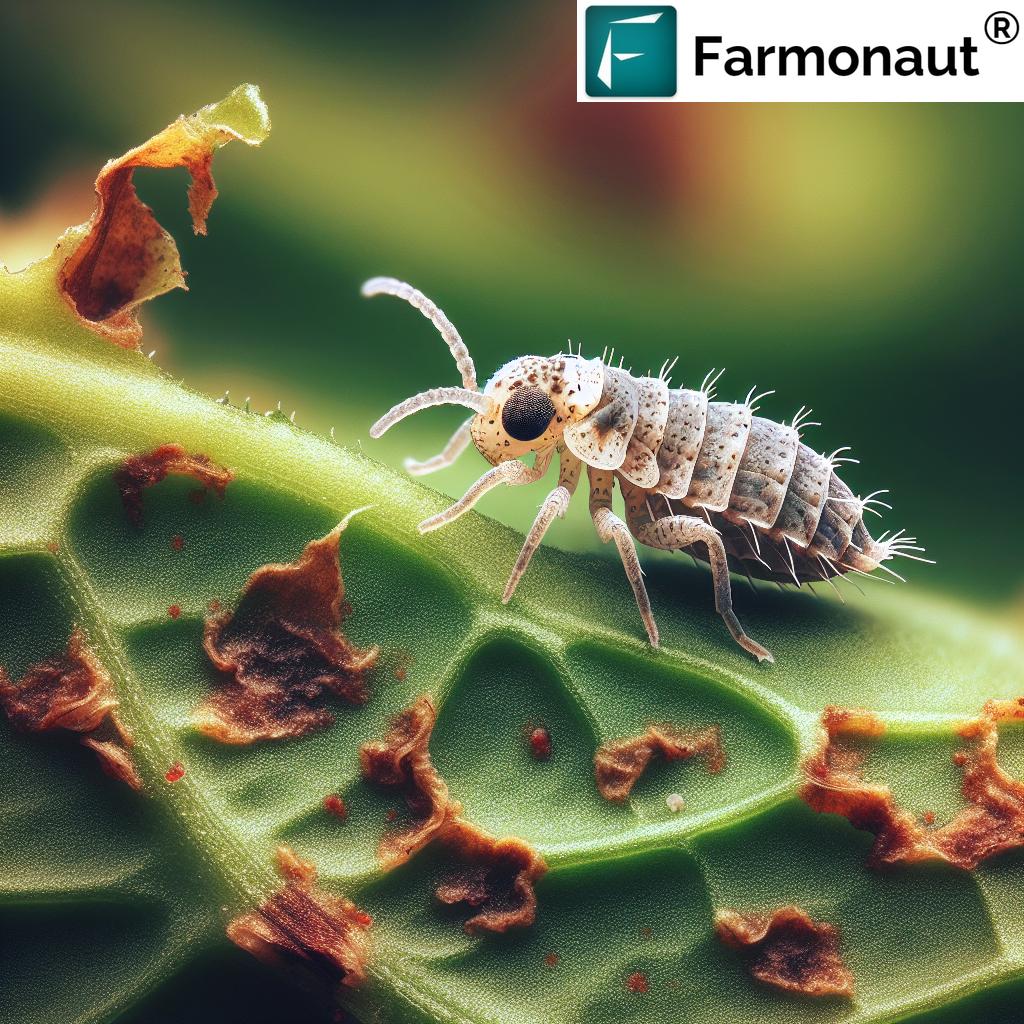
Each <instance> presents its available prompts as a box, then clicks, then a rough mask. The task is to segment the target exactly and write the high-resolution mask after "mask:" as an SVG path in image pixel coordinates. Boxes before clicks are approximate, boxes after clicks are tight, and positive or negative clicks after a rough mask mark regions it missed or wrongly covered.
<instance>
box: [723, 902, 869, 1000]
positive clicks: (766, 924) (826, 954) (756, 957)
mask: <svg viewBox="0 0 1024 1024" xmlns="http://www.w3.org/2000/svg"><path fill="white" fill-rule="evenodd" d="M715 931H716V932H717V934H718V937H719V939H721V940H722V942H723V943H725V945H727V946H729V947H730V948H732V949H736V950H739V951H740V953H741V954H742V955H743V956H744V958H745V959H746V961H747V964H748V966H749V969H750V973H751V974H752V975H753V976H754V977H755V978H757V980H758V981H763V982H765V983H766V984H768V985H772V986H774V987H775V988H780V989H784V990H785V991H787V992H800V993H802V994H803V995H808V996H852V995H853V975H852V974H851V973H850V971H849V969H848V968H847V966H846V964H845V963H844V962H843V957H842V954H841V953H840V951H839V934H838V932H837V931H836V929H835V927H834V926H833V925H830V924H827V923H826V922H824V921H814V920H812V919H811V917H810V916H809V915H808V914H807V912H806V911H804V910H801V909H800V908H799V907H793V906H789V907H781V908H779V909H778V910H775V911H773V912H772V913H770V914H763V913H741V912H739V911H736V910H719V911H718V912H717V913H716V914H715Z"/></svg>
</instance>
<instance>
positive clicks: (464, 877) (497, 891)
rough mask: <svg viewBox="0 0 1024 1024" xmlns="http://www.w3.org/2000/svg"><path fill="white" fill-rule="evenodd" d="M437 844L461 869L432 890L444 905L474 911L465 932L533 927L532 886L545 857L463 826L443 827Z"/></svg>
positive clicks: (512, 841) (542, 869) (534, 902)
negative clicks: (463, 907)
mask: <svg viewBox="0 0 1024 1024" xmlns="http://www.w3.org/2000/svg"><path fill="white" fill-rule="evenodd" d="M438 842H439V843H440V844H441V846H442V847H443V848H444V850H445V852H446V853H447V854H448V855H449V856H450V857H451V858H452V859H453V860H455V861H457V862H459V866H458V867H457V868H456V869H455V870H454V871H453V873H452V874H451V875H450V876H449V877H448V878H447V879H446V880H445V881H444V882H442V883H441V884H440V885H439V886H438V887H437V890H436V895H437V898H438V899H439V900H440V901H441V902H442V903H446V904H456V903H466V904H468V905H469V906H470V907H472V908H473V909H474V910H475V911H477V912H476V914H474V915H473V916H472V917H471V918H470V919H469V920H468V921H466V922H465V924H464V925H463V926H462V927H463V929H464V930H465V931H466V933H467V934H469V935H474V934H478V933H479V932H483V931H487V932H506V931H508V930H509V929H510V928H524V927H527V926H528V925H531V924H533V922H534V920H535V919H536V916H537V895H536V892H535V891H534V882H536V880H537V879H538V878H540V876H541V875H542V874H544V872H545V871H546V870H547V865H546V864H545V863H544V860H543V858H542V857H541V856H540V855H539V854H538V853H537V852H536V851H535V850H534V849H533V848H532V847H531V846H530V845H529V844H527V843H525V842H523V840H522V839H517V838H515V837H508V838H504V839H495V838H494V837H493V836H490V835H488V834H487V833H486V832H484V831H482V830H481V829H479V828H477V827H476V826H475V825H471V824H469V823H468V822H466V821H462V820H459V819H457V820H455V821H451V822H449V823H448V824H446V825H445V826H444V828H443V829H442V830H441V831H440V833H439V834H438Z"/></svg>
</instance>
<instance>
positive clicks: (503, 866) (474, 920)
mask: <svg viewBox="0 0 1024 1024" xmlns="http://www.w3.org/2000/svg"><path fill="white" fill-rule="evenodd" d="M436 721H437V711H436V709H435V707H434V702H433V701H432V700H431V699H430V697H429V696H426V695H424V696H421V697H419V698H418V699H417V700H416V701H415V702H414V703H413V704H412V705H411V706H410V707H408V708H406V709H405V710H404V711H402V712H401V713H400V714H399V715H397V716H396V717H395V718H394V719H393V721H392V723H391V728H390V729H389V730H388V732H387V734H386V735H385V736H384V738H383V739H382V740H377V741H373V742H370V743H365V744H363V746H362V748H361V749H360V751H359V759H360V765H361V767H362V772H363V777H364V778H365V779H367V780H368V781H370V782H373V783H375V784H377V785H381V786H385V787H388V788H394V789H397V790H398V791H400V792H401V793H402V795H403V797H404V799H405V803H406V805H407V807H408V808H409V811H410V813H411V814H412V817H413V824H412V826H411V827H404V828H402V829H401V830H399V831H396V832H393V833H391V834H389V835H386V836H385V837H384V839H383V840H382V841H381V844H380V849H379V853H378V855H379V857H380V860H381V864H382V867H383V868H384V869H385V870H390V869H391V868H394V867H397V866H398V865H399V864H403V863H405V861H407V860H408V859H409V858H410V857H411V856H412V855H413V854H415V853H416V852H417V851H419V850H421V849H423V847H425V846H426V845H427V844H428V843H433V844H434V845H435V847H436V848H438V849H439V850H441V851H442V852H443V854H444V859H445V860H446V862H447V863H448V865H449V867H450V870H449V873H448V876H447V877H446V878H445V880H444V881H442V882H441V883H440V884H439V885H438V887H437V889H436V896H437V898H438V899H439V900H440V901H441V902H442V903H445V904H447V905H456V904H466V905H468V906H469V907H472V908H473V910H474V911H476V912H475V913H474V914H473V915H472V916H471V917H470V918H469V920H467V921H466V922H465V924H464V925H463V928H464V929H465V931H466V932H467V933H468V934H470V935H475V934H479V933H480V932H505V931H508V929H510V928H523V927H527V926H528V925H531V924H533V922H534V920H535V918H536V914H537V896H536V893H535V891H534V882H535V881H536V880H537V879H538V878H539V877H540V876H541V875H542V874H544V872H545V871H546V870H547V865H546V864H545V863H544V859H543V858H542V857H541V856H540V854H538V853H537V852H536V850H534V849H533V848H532V847H531V846H530V845H529V844H528V843H526V842H524V841H523V840H522V839H518V838H516V837H511V836H510V837H505V838H501V839H498V838H495V837H494V836H491V835H489V834H488V833H487V832H485V831H483V830H482V829H480V828H478V827H477V826H476V825H472V824H470V823H469V822H467V821H465V820H464V819H463V818H461V817H460V814H461V812H462V808H461V806H460V805H459V804H458V803H457V802H456V801H454V800H452V798H451V796H450V794H449V792H448V786H447V784H446V783H445V781H444V779H443V778H442V777H441V775H440V773H439V772H438V771H437V769H436V768H435V767H434V765H433V762H432V761H431V759H430V735H431V733H432V732H433V729H434V724H435V722H436Z"/></svg>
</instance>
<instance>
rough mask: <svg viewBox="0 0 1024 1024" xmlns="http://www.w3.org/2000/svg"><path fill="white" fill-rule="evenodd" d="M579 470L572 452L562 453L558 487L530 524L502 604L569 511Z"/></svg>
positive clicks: (578, 462)
mask: <svg viewBox="0 0 1024 1024" xmlns="http://www.w3.org/2000/svg"><path fill="white" fill-rule="evenodd" d="M581 468H582V463H581V462H580V460H579V459H577V458H576V456H575V455H573V454H572V452H570V451H568V450H565V451H563V452H561V454H560V464H559V472H558V486H557V487H556V488H555V489H554V490H553V491H552V492H551V493H550V494H549V495H548V496H547V498H545V499H544V504H543V505H541V507H540V511H539V512H538V513H537V518H536V519H535V520H534V521H533V526H532V527H531V528H530V532H529V534H527V537H526V541H525V542H524V544H523V548H522V550H521V551H520V552H519V557H518V558H517V559H516V564H515V567H514V568H513V569H512V575H511V576H509V578H508V583H507V584H506V586H505V593H504V594H503V595H502V598H501V603H502V604H508V602H509V601H510V600H511V599H512V595H513V594H514V593H515V590H516V587H517V586H518V584H519V581H520V580H521V579H522V577H523V573H525V572H526V569H527V566H528V565H529V564H530V559H531V558H533V553H534V552H535V551H536V550H537V548H539V547H540V543H541V541H542V540H543V539H544V534H545V533H547V529H548V527H549V526H550V525H551V523H552V522H553V521H554V519H555V516H564V515H565V510H566V509H567V508H568V507H569V499H570V498H571V497H572V495H573V492H574V491H575V490H576V484H577V483H578V482H579V479H580V469H581Z"/></svg>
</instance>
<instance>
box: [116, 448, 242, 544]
mask: <svg viewBox="0 0 1024 1024" xmlns="http://www.w3.org/2000/svg"><path fill="white" fill-rule="evenodd" d="M172 473H173V474H175V475H178V476H191V477H195V479H196V480H198V481H199V482H200V483H201V484H202V485H203V487H208V488H210V489H212V490H213V491H215V492H216V493H217V495H218V497H221V498H223V497H224V492H225V490H226V489H227V486H228V484H229V483H230V482H231V479H232V476H233V474H232V472H231V470H229V469H225V468H224V467H223V466H218V465H217V464H216V463H214V462H211V461H210V460H209V459H208V458H207V457H206V456H205V455H189V454H188V452H186V451H185V449H184V448H182V447H181V445H180V444H162V445H160V447H159V448H155V449H154V450H153V451H151V452H146V453H144V454H142V455H129V456H128V457H127V458H126V459H125V460H124V462H122V463H121V465H120V466H119V467H118V469H117V470H116V471H115V472H114V482H115V483H116V484H117V488H118V490H119V491H120V492H121V502H122V504H123V505H124V510H125V512H127V513H128V518H129V519H130V520H131V521H132V522H133V523H134V524H135V525H136V526H141V525H142V492H143V491H144V490H145V489H146V488H147V487H152V486H153V485H154V484H158V483H160V481H161V480H163V479H164V478H165V477H166V476H169V475H170V474H172ZM203 493H205V492H203ZM176 539H178V540H180V538H176ZM183 543H184V542H182V544H183ZM182 544H178V545H177V546H175V543H174V541H173V540H172V547H174V550H176V551H180V550H181V547H182Z"/></svg>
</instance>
